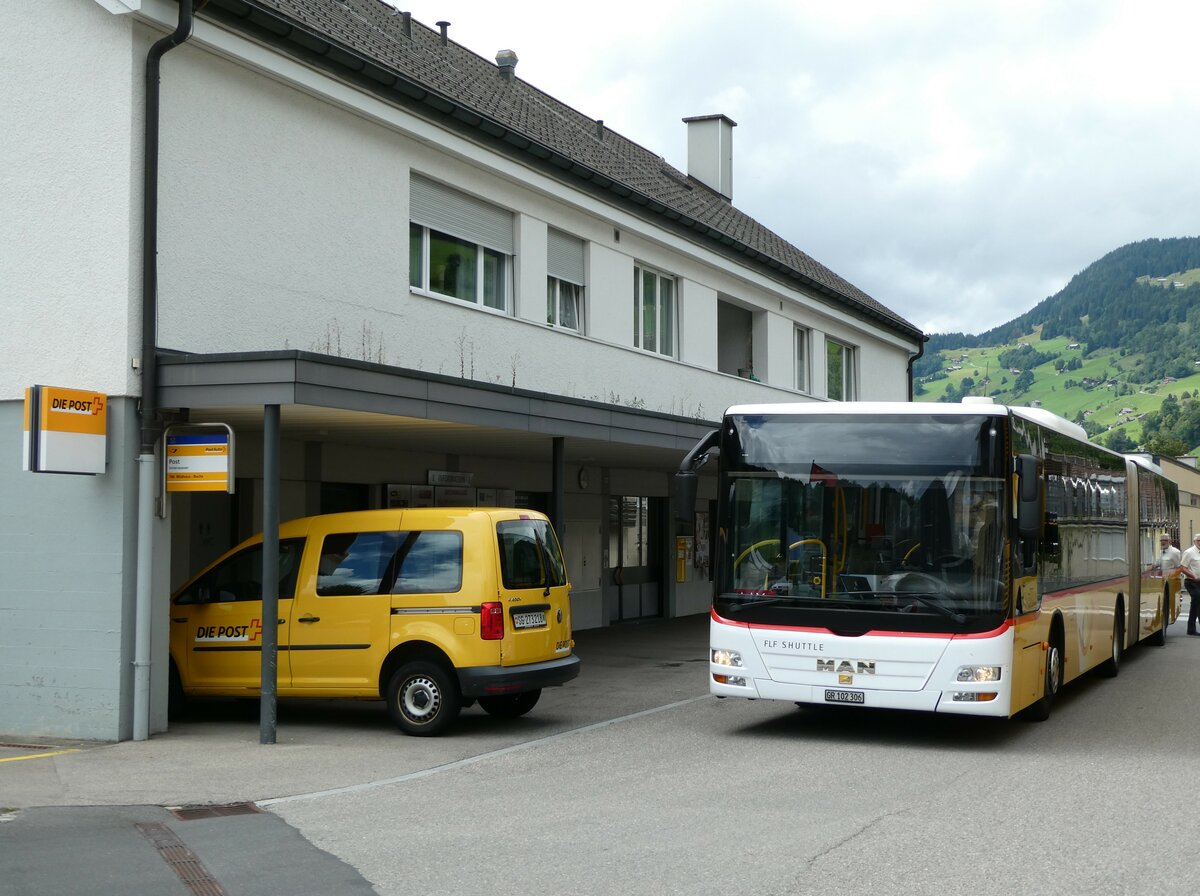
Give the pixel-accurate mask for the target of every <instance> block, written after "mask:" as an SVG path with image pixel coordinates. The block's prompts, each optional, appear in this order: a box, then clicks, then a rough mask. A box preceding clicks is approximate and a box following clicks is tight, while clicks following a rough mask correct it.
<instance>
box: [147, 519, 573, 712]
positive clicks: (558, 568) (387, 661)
mask: <svg viewBox="0 0 1200 896" xmlns="http://www.w3.org/2000/svg"><path fill="white" fill-rule="evenodd" d="M262 579H263V548H262V536H261V535H259V536H255V537H254V538H251V539H249V540H247V541H246V542H243V543H242V544H241V545H239V546H238V547H236V548H234V549H233V550H232V551H230V552H229V553H227V554H225V555H224V556H223V557H221V558H219V559H218V560H216V561H215V562H214V563H213V564H211V565H210V566H209V567H208V568H207V569H205V570H204V571H203V572H201V573H200V574H199V575H197V576H196V577H195V578H193V579H192V580H191V581H189V582H188V583H187V584H185V585H184V586H183V587H182V588H180V589H179V590H178V591H177V592H176V593H175V594H174V595H173V596H172V598H171V639H170V642H171V697H172V702H173V705H174V706H176V707H177V706H178V705H179V703H180V702H181V701H182V700H183V699H184V698H185V697H186V696H191V695H194V696H200V695H209V696H252V695H257V694H258V693H259V686H260V681H261V677H260V676H261V664H262V631H263V626H264V625H265V624H266V621H265V620H264V619H263V614H262ZM570 592H571V586H570V584H569V583H568V582H567V573H566V565H565V563H564V562H563V557H562V551H561V549H560V547H559V544H558V538H557V537H556V536H555V533H554V529H553V527H552V526H551V525H550V522H549V520H548V519H547V518H546V517H545V516H543V515H542V514H540V513H537V512H536V511H527V510H494V509H487V510H484V509H475V508H445V507H438V508H414V509H404V510H368V511H361V512H356V513H337V514H327V515H324V516H313V517H307V518H304V519H298V520H292V521H290V522H287V523H283V524H281V525H280V527H279V613H278V618H277V619H276V620H274V623H275V625H276V626H277V628H278V632H279V640H278V644H279V648H278V671H277V685H276V687H277V693H278V694H279V696H281V697H321V698H330V697H350V698H366V699H380V698H382V699H384V700H386V701H387V708H388V712H389V713H390V714H391V717H392V719H393V721H395V723H396V724H397V725H398V726H399V727H400V728H401V729H402V730H403V731H405V732H406V733H408V734H416V735H433V734H440V733H442V732H443V731H445V730H446V728H447V727H448V726H449V725H450V724H451V723H453V721H454V720H455V718H457V716H458V713H459V710H460V709H461V708H462V707H463V706H464V705H470V704H471V703H472V702H474V701H476V700H478V701H479V704H480V706H481V707H482V708H483V709H484V710H486V711H487V712H488V713H490V714H492V715H495V716H508V717H514V716H521V715H524V714H525V713H527V712H529V710H531V709H532V708H533V706H534V704H536V703H537V701H538V697H539V696H540V695H541V691H542V688H545V687H551V686H553V685H560V684H563V683H564V682H567V681H570V680H571V679H572V678H574V677H575V676H576V675H578V674H579V659H578V657H576V656H574V654H573V653H572V648H573V646H574V641H573V640H572V638H571V604H570Z"/></svg>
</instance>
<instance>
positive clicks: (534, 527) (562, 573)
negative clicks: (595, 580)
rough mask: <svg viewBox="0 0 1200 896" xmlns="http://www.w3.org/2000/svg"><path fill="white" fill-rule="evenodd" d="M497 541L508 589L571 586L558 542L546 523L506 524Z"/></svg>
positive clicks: (500, 527) (499, 528) (498, 528)
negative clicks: (568, 583) (568, 582)
mask: <svg viewBox="0 0 1200 896" xmlns="http://www.w3.org/2000/svg"><path fill="white" fill-rule="evenodd" d="M496 538H497V539H498V540H499V543H500V575H501V578H502V579H503V582H504V587H505V588H512V589H517V588H548V587H550V586H552V585H565V584H566V583H567V568H566V564H565V563H564V562H563V556H562V550H561V549H560V548H559V546H558V538H557V537H555V535H554V530H553V529H552V528H551V527H550V525H549V524H548V523H547V522H546V521H545V520H504V521H502V522H499V523H497V524H496Z"/></svg>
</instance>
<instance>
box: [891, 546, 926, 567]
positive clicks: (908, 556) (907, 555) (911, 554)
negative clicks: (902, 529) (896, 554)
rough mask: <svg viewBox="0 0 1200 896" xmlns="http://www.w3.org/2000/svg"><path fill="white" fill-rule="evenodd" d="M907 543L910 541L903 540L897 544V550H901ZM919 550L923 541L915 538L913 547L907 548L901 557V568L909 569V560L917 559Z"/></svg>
mask: <svg viewBox="0 0 1200 896" xmlns="http://www.w3.org/2000/svg"><path fill="white" fill-rule="evenodd" d="M906 544H908V541H901V542H900V543H899V544H897V545H896V550H897V551H899V550H900V549H902V548H903V547H904V546H905V545H906ZM919 550H921V542H919V541H917V540H915V539H913V542H912V547H910V548H909V549H908V550H906V551H905V552H904V556H903V557H901V558H900V568H901V569H909V568H910V566H909V561H910V560H913V559H915V555H916V553H917V552H918V551H919Z"/></svg>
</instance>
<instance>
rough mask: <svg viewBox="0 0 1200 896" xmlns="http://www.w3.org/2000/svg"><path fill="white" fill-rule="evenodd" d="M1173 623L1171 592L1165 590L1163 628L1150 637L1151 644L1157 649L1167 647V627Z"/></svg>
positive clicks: (1167, 589)
mask: <svg viewBox="0 0 1200 896" xmlns="http://www.w3.org/2000/svg"><path fill="white" fill-rule="evenodd" d="M1170 621H1171V590H1170V589H1169V588H1165V589H1163V599H1162V628H1160V629H1159V630H1158V631H1156V632H1155V633H1154V634H1152V635H1151V636H1150V643H1151V644H1153V645H1154V646H1155V647H1165V646H1166V645H1167V625H1168V624H1169V623H1170Z"/></svg>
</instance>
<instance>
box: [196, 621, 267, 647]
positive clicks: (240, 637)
mask: <svg viewBox="0 0 1200 896" xmlns="http://www.w3.org/2000/svg"><path fill="white" fill-rule="evenodd" d="M260 637H262V620H261V619H251V620H250V624H249V625H202V626H200V627H199V628H198V629H196V640H197V641H203V642H205V643H208V644H214V643H216V644H231V643H237V642H243V643H254V642H256V641H258V639H259V638H260Z"/></svg>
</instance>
